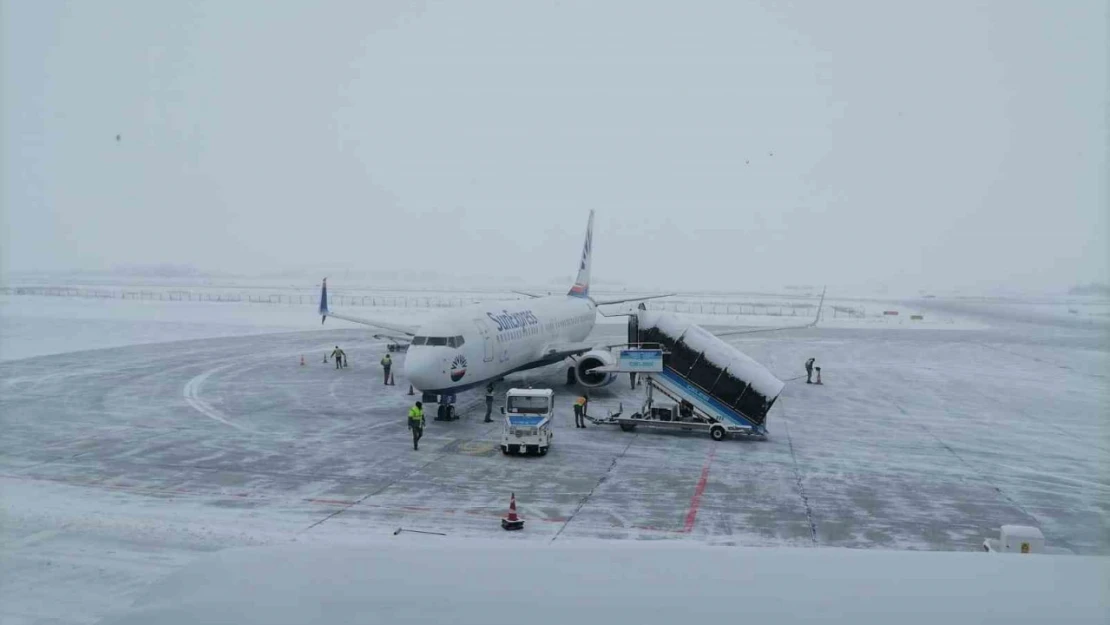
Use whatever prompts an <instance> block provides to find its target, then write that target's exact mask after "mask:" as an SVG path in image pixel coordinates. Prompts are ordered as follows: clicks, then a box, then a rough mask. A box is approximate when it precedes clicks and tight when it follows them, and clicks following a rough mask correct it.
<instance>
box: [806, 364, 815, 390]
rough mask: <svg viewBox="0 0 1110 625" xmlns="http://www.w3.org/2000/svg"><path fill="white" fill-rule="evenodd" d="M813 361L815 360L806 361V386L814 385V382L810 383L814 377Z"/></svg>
mask: <svg viewBox="0 0 1110 625" xmlns="http://www.w3.org/2000/svg"><path fill="white" fill-rule="evenodd" d="M813 361H814V359H813V358H810V359H809V360H807V361H806V384H813V382H811V381H810V378H812V377H813Z"/></svg>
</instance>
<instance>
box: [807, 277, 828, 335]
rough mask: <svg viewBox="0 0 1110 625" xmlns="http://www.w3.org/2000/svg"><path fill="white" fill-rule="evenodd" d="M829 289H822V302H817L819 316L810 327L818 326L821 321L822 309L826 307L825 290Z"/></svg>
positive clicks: (825, 287) (824, 287)
mask: <svg viewBox="0 0 1110 625" xmlns="http://www.w3.org/2000/svg"><path fill="white" fill-rule="evenodd" d="M827 288H828V287H827V286H823V287H821V301H819V302H817V315H816V316H815V317H814V318H813V323H812V324H810V325H814V326H816V325H817V322H818V321H820V320H821V307H822V306H824V305H825V289H827Z"/></svg>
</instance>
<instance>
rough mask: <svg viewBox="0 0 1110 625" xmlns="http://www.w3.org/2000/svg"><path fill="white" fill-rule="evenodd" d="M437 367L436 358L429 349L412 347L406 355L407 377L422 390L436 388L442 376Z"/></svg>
mask: <svg viewBox="0 0 1110 625" xmlns="http://www.w3.org/2000/svg"><path fill="white" fill-rule="evenodd" d="M436 365H437V362H436V359H435V357H434V356H433V355H432V354H429V353H428V350H427V349H420V348H413V347H410V348H409V351H408V353H407V354H405V375H406V376H408V379H409V382H411V383H412V385H413V386H415V387H416V388H418V389H420V390H426V389H434V388H436V386H437V384H436V380H437V379H438V378H439V374H440V371H439V368H438V367H437V366H436Z"/></svg>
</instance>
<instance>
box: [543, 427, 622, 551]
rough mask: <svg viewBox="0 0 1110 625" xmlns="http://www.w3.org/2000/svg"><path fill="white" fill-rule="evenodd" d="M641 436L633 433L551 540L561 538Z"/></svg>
mask: <svg viewBox="0 0 1110 625" xmlns="http://www.w3.org/2000/svg"><path fill="white" fill-rule="evenodd" d="M639 436H640V434H639V433H635V434H633V435H632V440H630V441H628V444H627V445H625V446H624V449H622V450H621V453H619V454H617V456H616V457H615V458H613V461H612V462H611V463H609V468H608V469H606V470H605V473H603V474H601V478H600V479H598V481H597V484H594V487H593V488H591V489H590V492H588V493H586V496H585V497H583V498H582V500H581V501H579V502H578V507H577V508H575V509H574V512H571V513H570V516H569V517H567V521H566V523H563V526H562V527H560V528H559V531H558V532H555V535H554V536H552V537H551V542H555V539H557V538H559V536H560V535H562V533H563V530H565V529H566V528H567V526H568V525H570V522H571V521H573V520H574V517H575V516H577V515H578V512H579V511H580V510H582V507H583V506H585V505H586V502H587V501H589V500H590V497H593V495H594V491H596V490H597V489H598V487H599V486H601V485H602V484H604V483H605V480H607V479H608V478H609V475H610V474H611V473H612V472H613V468H614V467H616V466H617V461H618V460H620V459H621V458H623V457H624V455H625V454H626V453H628V448H629V447H632V443H634V442H636V438H637V437H639Z"/></svg>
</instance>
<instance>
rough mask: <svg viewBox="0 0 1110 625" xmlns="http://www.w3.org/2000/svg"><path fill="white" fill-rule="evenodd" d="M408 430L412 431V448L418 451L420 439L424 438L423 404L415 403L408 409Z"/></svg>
mask: <svg viewBox="0 0 1110 625" xmlns="http://www.w3.org/2000/svg"><path fill="white" fill-rule="evenodd" d="M409 429H410V430H412V448H413V449H414V450H416V449H420V437H422V436H424V404H422V403H420V402H416V404H415V405H414V406H413V407H412V408H409Z"/></svg>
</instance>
